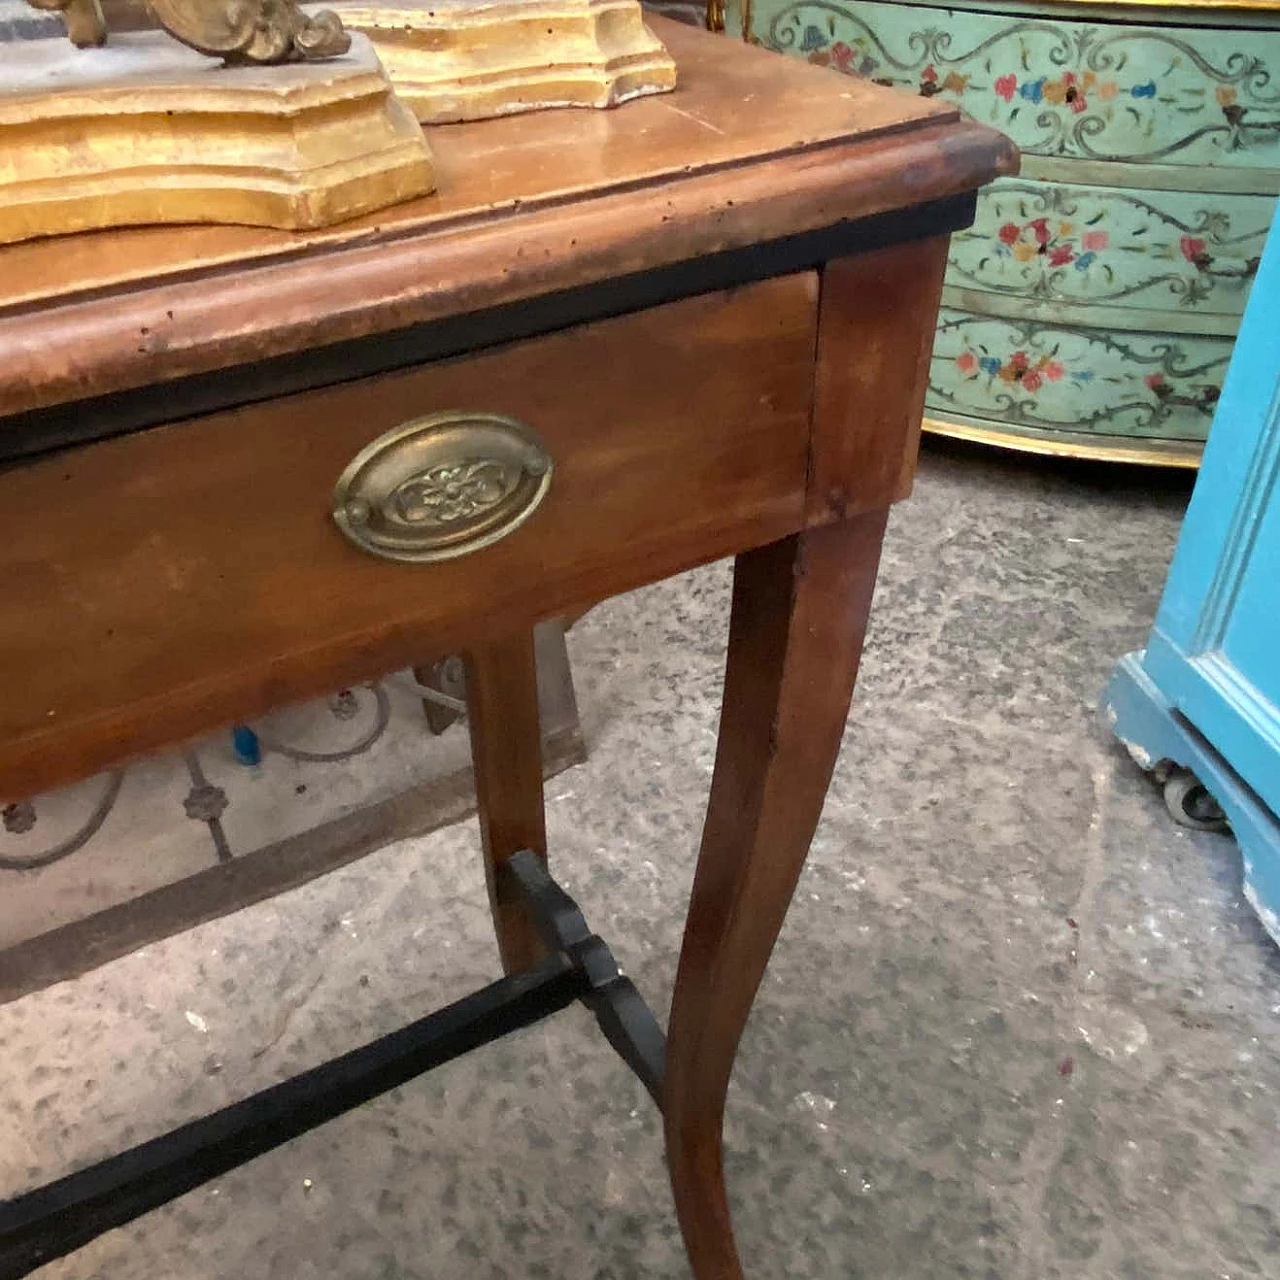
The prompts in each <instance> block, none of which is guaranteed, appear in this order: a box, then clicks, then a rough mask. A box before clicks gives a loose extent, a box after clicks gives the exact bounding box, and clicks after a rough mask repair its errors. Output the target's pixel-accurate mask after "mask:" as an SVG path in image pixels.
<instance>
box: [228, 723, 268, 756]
mask: <svg viewBox="0 0 1280 1280" xmlns="http://www.w3.org/2000/svg"><path fill="white" fill-rule="evenodd" d="M231 749H232V750H233V751H234V752H235V753H236V759H237V760H239V761H240V763H241V764H249V765H252V764H261V763H262V743H260V742H259V741H258V735H257V734H256V733H254V731H253V730H252V729H250V728H249V726H248V725H243V724H238V725H236V727H235V728H234V729H232V730H231Z"/></svg>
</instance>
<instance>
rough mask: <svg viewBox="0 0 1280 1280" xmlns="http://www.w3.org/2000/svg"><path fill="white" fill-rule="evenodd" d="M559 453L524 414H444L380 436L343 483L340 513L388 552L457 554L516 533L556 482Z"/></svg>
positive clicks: (337, 499)
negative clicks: (550, 449)
mask: <svg viewBox="0 0 1280 1280" xmlns="http://www.w3.org/2000/svg"><path fill="white" fill-rule="evenodd" d="M551 470H552V466H551V457H550V455H549V454H548V453H547V451H546V449H545V448H544V447H543V444H542V441H541V440H539V439H538V437H537V436H536V435H535V434H534V433H533V431H531V430H530V429H529V428H528V427H527V426H525V424H524V423H522V422H517V421H516V420H515V419H514V418H504V417H502V416H501V415H499V414H494V413H470V412H465V411H459V412H456V413H437V414H433V415H432V416H431V417H428V418H416V419H414V421H412V422H406V423H404V424H402V425H401V426H398V427H396V428H394V429H393V430H391V431H388V432H387V433H386V434H385V435H381V436H379V437H378V438H377V439H376V440H374V441H373V442H372V443H370V444H368V445H366V446H365V447H364V448H363V449H361V450H360V452H359V453H358V454H356V456H355V457H354V458H353V459H352V460H351V463H350V464H349V465H348V467H347V469H346V470H345V471H344V472H343V473H342V475H341V476H339V477H338V483H337V486H336V487H335V489H334V492H333V518H334V520H336V521H337V523H338V528H339V529H341V530H342V532H343V533H345V534H346V535H347V537H348V538H350V539H351V541H352V542H354V543H355V544H356V546H358V547H359V548H360V549H361V550H363V551H367V552H369V554H370V555H375V556H380V557H381V558H382V559H384V560H407V561H417V562H422V561H430V560H451V559H453V558H454V557H455V556H465V555H469V554H470V553H471V552H473V551H479V550H480V549H481V548H483V547H489V546H492V545H493V544H494V543H495V542H497V541H498V540H499V539H501V538H505V537H506V536H507V535H508V534H509V533H514V532H515V530H517V529H518V528H519V527H520V526H521V525H522V524H523V523H524V522H525V521H526V520H527V519H528V518H529V517H530V516H531V515H532V514H533V512H534V510H535V509H536V508H537V506H538V504H539V503H540V502H541V501H542V499H543V498H544V497H546V494H547V490H548V489H549V488H550V487H551Z"/></svg>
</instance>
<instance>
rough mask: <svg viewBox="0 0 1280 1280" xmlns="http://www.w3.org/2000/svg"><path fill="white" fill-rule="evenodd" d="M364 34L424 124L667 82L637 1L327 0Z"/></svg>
mask: <svg viewBox="0 0 1280 1280" xmlns="http://www.w3.org/2000/svg"><path fill="white" fill-rule="evenodd" d="M332 7H333V9H334V10H335V12H337V13H338V15H339V16H340V17H341V18H342V20H343V23H344V24H345V25H346V27H347V28H348V29H349V30H352V31H362V32H364V33H365V34H366V35H368V36H369V38H370V39H372V41H373V43H374V47H375V48H376V49H377V51H378V56H379V57H380V58H381V59H382V62H383V65H384V66H385V67H386V68H387V73H388V74H389V75H390V76H391V80H392V82H393V83H394V85H395V87H396V93H397V95H398V96H399V97H400V98H401V99H403V100H404V101H405V102H406V103H408V105H409V107H410V108H411V109H412V110H413V112H414V113H415V114H416V115H417V117H418V119H419V120H420V121H422V122H423V123H424V124H448V123H451V122H454V121H459V120H483V119H487V118H489V117H491V116H500V115H514V114H516V113H518V112H522V111H536V110H540V109H542V108H545V107H612V106H616V105H618V104H619V103H622V102H626V101H627V100H629V99H631V98H638V97H641V96H643V95H645V94H651V93H665V92H667V91H668V90H671V89H674V88H675V85H676V67H675V62H674V61H673V60H672V58H671V55H670V54H669V53H667V51H666V49H665V48H664V47H663V45H662V43H661V41H659V40H658V38H657V37H656V36H654V35H653V33H652V32H651V31H649V29H648V28H647V27H646V26H645V24H644V20H643V16H642V14H641V10H640V4H639V0H505V2H501V0H500V2H499V3H493V2H492V0H386V3H364V4H358V3H357V4H353V3H339V4H336V5H333V6H332Z"/></svg>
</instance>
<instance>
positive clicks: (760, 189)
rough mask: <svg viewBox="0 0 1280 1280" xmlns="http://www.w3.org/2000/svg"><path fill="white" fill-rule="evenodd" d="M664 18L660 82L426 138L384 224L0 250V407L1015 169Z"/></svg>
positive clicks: (224, 361)
mask: <svg viewBox="0 0 1280 1280" xmlns="http://www.w3.org/2000/svg"><path fill="white" fill-rule="evenodd" d="M660 32H661V35H662V38H663V39H664V40H665V41H666V42H667V43H668V45H669V47H670V48H671V50H672V51H673V53H674V54H675V56H676V59H677V62H678V64H679V67H680V73H681V84H680V87H679V88H678V89H677V90H676V91H675V92H674V93H671V94H664V95H661V96H658V97H655V98H650V99H645V100H643V101H640V102H635V103H631V104H628V105H627V106H626V107H624V108H622V109H620V110H617V111H612V112H590V113H587V112H581V113H580V112H548V113H535V114H531V115H525V116H518V117H513V118H511V119H506V120H496V121H482V122H479V123H475V124H465V125H451V126H444V127H440V128H434V129H432V130H431V131H430V135H429V137H430V142H431V146H432V151H433V154H434V156H435V159H436V166H437V177H438V182H439V186H440V191H439V194H437V195H434V196H431V197H427V198H426V199H424V200H421V201H415V202H413V203H411V204H407V205H404V206H401V207H400V208H398V209H396V210H393V211H390V212H388V213H387V214H386V215H385V216H380V217H378V218H376V219H365V220H362V221H359V222H354V223H350V224H346V225H345V226H343V227H341V228H337V229H334V230H331V231H328V232H322V233H303V234H297V235H287V234H282V233H273V232H262V231H256V230H240V229H235V228H210V227H192V228H186V229H182V230H180V231H176V232H175V231H174V230H172V229H169V230H165V231H158V230H148V229H144V230H137V231H129V232H111V233H101V234H95V235H84V236H73V237H66V238H64V239H59V240H54V241H49V242H35V243H31V244H25V245H14V246H9V247H7V248H5V249H3V250H0V415H14V414H20V413H25V412H29V411H31V410H34V409H39V408H42V407H46V406H50V405H57V404H63V403H67V402H71V401H76V400H82V399H87V398H89V397H92V396H99V395H105V394H108V393H111V392H115V391H120V390H123V389H126V388H132V387H140V386H145V385H148V384H153V383H156V382H164V381H168V380H171V379H175V378H180V377H184V376H188V375H192V374H197V373H201V372H208V371H211V370H217V369H223V368H226V367H228V366H232V365H236V364H240V363H244V362H248V361H260V360H264V359H267V358H270V357H273V356H281V355H286V354H289V353H293V352H299V351H306V350H310V349H312V348H315V347H317V346H323V345H327V344H333V343H336V342H341V341H343V340H348V339H356V338H361V337H368V336H370V335H376V334H379V333H384V332H387V331H391V330H396V329H402V328H406V327H408V326H411V325H415V324H421V323H425V322H428V321H431V320H432V319H437V318H439V317H441V316H450V315H458V314H461V313H467V312H475V311H482V310H484V309H485V308H488V307H495V306H499V305H502V304H504V303H510V302H514V301H519V300H521V299H528V298H532V297H536V296H542V295H546V294H548V293H552V292H554V291H557V290H565V289H570V288H573V287H577V286H582V285H586V284H591V283H593V282H597V281H604V280H610V279H614V278H617V277H619V276H625V275H628V274H632V273H640V272H645V271H649V270H652V269H654V268H657V267H661V266H663V265H667V264H671V263H676V262H683V261H688V260H691V259H696V258H699V257H702V256H704V255H707V254H713V253H717V252H721V251H724V250H729V249H734V248H740V247H742V246H747V245H753V244H759V243H761V242H765V241H769V240H771V239H776V238H781V237H786V236H793V235H796V234H798V233H802V232H805V231H811V230H814V229H817V228H824V227H830V226H833V225H837V224H842V223H846V222H849V221H850V220H854V219H858V218H865V217H868V216H871V215H874V214H877V213H883V212H885V211H887V210H894V209H900V208H903V207H905V206H908V205H915V204H921V203H924V202H927V201H931V200H937V199H941V198H944V197H947V196H950V195H955V194H958V193H961V192H965V191H969V190H971V189H972V188H974V187H975V186H977V185H979V184H981V183H983V182H986V181H988V180H989V179H990V178H992V177H994V176H996V174H998V173H1007V172H1011V171H1012V170H1013V169H1014V168H1015V167H1016V156H1015V153H1014V151H1013V149H1012V147H1011V145H1010V144H1009V143H1008V142H1007V141H1006V140H1005V139H1004V138H1003V137H1002V136H1001V135H999V134H996V133H994V132H993V131H991V130H989V129H986V128H983V127H981V126H978V125H973V124H967V123H962V122H960V121H958V119H957V117H956V114H955V112H954V110H953V109H952V108H950V107H947V106H944V105H942V104H939V103H937V102H929V101H926V100H924V99H921V98H918V97H912V96H911V95H908V94H904V93H899V92H894V91H889V90H885V89H881V88H878V87H877V86H875V85H872V84H869V83H866V82H861V81H857V80H853V79H849V78H841V79H840V80H838V81H837V80H836V79H835V78H834V77H833V75H832V74H831V73H830V72H828V71H825V70H823V69H821V68H816V67H810V66H806V65H802V64H796V63H793V62H790V61H788V60H785V59H782V58H778V57H776V56H774V55H771V54H768V53H766V52H763V51H760V50H754V49H744V48H742V47H741V46H738V45H735V44H733V43H732V42H730V41H726V40H722V39H718V38H716V37H714V36H712V35H710V34H708V33H704V32H697V31H693V30H691V29H688V28H685V27H683V26H681V25H680V24H678V23H666V22H662V23H660ZM4 430H5V424H4V422H3V421H2V420H0V433H3V431H4Z"/></svg>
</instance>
